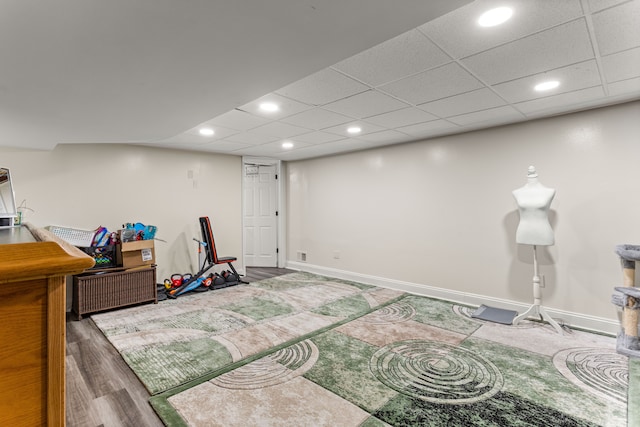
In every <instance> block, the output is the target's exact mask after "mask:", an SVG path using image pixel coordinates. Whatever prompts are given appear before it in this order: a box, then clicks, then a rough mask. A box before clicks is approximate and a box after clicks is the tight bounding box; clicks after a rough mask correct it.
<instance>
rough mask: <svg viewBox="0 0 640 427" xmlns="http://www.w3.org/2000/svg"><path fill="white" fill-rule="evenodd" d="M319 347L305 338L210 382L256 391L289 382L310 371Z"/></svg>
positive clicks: (316, 357) (225, 386)
mask: <svg viewBox="0 0 640 427" xmlns="http://www.w3.org/2000/svg"><path fill="white" fill-rule="evenodd" d="M318 354H319V351H318V348H317V347H316V345H315V344H314V343H313V342H311V341H309V340H305V341H302V342H299V343H297V344H294V345H292V346H289V347H286V348H283V349H281V350H278V351H276V352H275V353H273V354H270V355H269V356H265V357H263V358H261V359H258V360H256V361H254V362H251V363H249V364H248V365H245V366H242V367H240V368H238V369H235V370H233V371H231V372H227V373H226V374H223V375H220V376H219V377H216V378H213V379H212V380H211V381H210V382H211V383H213V384H215V385H217V386H219V387H224V388H228V389H234V390H254V389H258V388H264V387H271V386H274V385H278V384H283V383H286V382H287V381H290V380H291V379H293V378H295V377H299V376H300V375H303V374H304V373H305V372H307V371H308V370H309V369H311V367H312V366H313V365H314V364H315V363H316V362H317V360H318Z"/></svg>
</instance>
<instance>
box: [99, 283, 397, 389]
mask: <svg viewBox="0 0 640 427" xmlns="http://www.w3.org/2000/svg"><path fill="white" fill-rule="evenodd" d="M400 295H402V293H401V292H398V291H390V290H387V289H382V288H378V287H375V286H370V285H364V284H361V283H355V282H351V281H348V280H340V279H330V278H327V277H323V276H318V275H314V274H310V273H304V272H298V273H292V274H288V275H284V276H280V277H275V278H272V279H267V280H262V281H259V282H255V283H252V284H249V285H239V286H234V287H230V288H224V289H220V290H216V291H210V292H204V293H192V294H187V295H185V296H182V297H180V298H178V299H175V300H166V301H163V302H161V303H159V304H157V305H144V306H139V307H132V308H128V309H124V310H119V311H112V312H108V313H101V314H96V315H93V316H92V319H93V321H94V322H95V324H96V325H97V326H98V328H100V330H101V331H102V332H103V333H104V335H105V336H106V337H107V338H108V339H109V340H110V341H111V343H112V344H113V345H114V347H115V348H116V349H117V350H118V351H119V352H120V354H121V355H122V357H123V358H124V360H125V361H126V362H127V363H128V364H129V366H130V367H131V369H132V370H133V371H134V372H135V374H136V375H137V376H138V378H139V379H140V381H142V383H143V384H144V385H145V387H146V388H147V390H149V392H150V393H151V394H157V393H161V392H163V391H166V390H169V389H171V388H174V387H177V386H180V385H181V384H185V383H187V382H189V381H193V380H196V379H198V378H200V377H202V376H203V375H206V374H208V373H210V372H212V371H216V370H218V369H223V368H225V367H227V366H229V365H231V364H232V363H233V362H237V361H240V360H243V359H246V358H247V357H249V356H252V355H255V354H258V353H261V352H264V351H266V350H268V349H271V348H273V347H276V346H278V345H282V344H284V343H288V342H292V341H295V340H296V339H299V338H300V337H302V336H304V335H306V334H309V333H313V332H315V331H318V330H320V329H322V328H326V327H327V326H330V325H333V324H335V323H336V322H339V321H342V320H345V319H349V318H353V317H356V316H359V315H362V314H365V313H367V312H369V311H371V310H372V309H373V308H376V307H379V306H380V305H381V304H384V303H386V302H388V301H390V300H393V299H395V298H397V297H399V296H400Z"/></svg>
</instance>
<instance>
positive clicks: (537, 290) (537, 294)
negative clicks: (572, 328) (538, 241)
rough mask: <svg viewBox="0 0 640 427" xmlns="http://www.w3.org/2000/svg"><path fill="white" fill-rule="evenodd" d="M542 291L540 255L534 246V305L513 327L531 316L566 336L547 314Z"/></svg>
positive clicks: (518, 317)
mask: <svg viewBox="0 0 640 427" xmlns="http://www.w3.org/2000/svg"><path fill="white" fill-rule="evenodd" d="M541 303H542V290H541V286H540V275H539V274H538V255H537V248H536V245H533V305H532V306H531V307H529V308H528V309H527V310H526V311H525V312H524V313H522V314H520V315H519V316H517V317H516V318H515V319H513V323H512V324H513V325H517V324H518V323H519V322H520V321H521V320H523V319H526V318H527V317H530V316H538V317H540V318H541V320H545V321H547V322H548V323H549V324H550V325H551V326H553V328H554V329H555V330H556V331H557V332H558V333H559V334H560V335H564V333H563V331H562V327H561V326H560V325H559V324H558V322H556V321H555V320H554V319H553V318H552V317H551V316H550V315H549V313H547V312H546V311H545V309H544V307H542V305H541Z"/></svg>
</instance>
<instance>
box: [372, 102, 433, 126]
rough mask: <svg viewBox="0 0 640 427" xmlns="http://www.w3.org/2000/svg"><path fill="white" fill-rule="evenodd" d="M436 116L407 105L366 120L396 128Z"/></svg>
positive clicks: (425, 120) (426, 120)
mask: <svg viewBox="0 0 640 427" xmlns="http://www.w3.org/2000/svg"><path fill="white" fill-rule="evenodd" d="M437 118H438V117H436V116H434V115H433V114H429V113H427V112H426V111H423V110H420V109H418V108H415V107H409V108H403V109H402V110H396V111H392V112H390V113H384V114H379V115H377V116H372V117H367V119H366V121H367V122H369V123H373V124H376V125H378V126H383V127H386V128H397V127H400V126H408V125H414V124H416V123H422V122H428V121H430V120H436V119H437Z"/></svg>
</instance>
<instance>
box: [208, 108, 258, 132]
mask: <svg viewBox="0 0 640 427" xmlns="http://www.w3.org/2000/svg"><path fill="white" fill-rule="evenodd" d="M208 123H211V124H212V125H214V126H224V127H228V128H231V129H238V130H248V129H252V128H254V127H258V126H260V125H264V124H266V123H269V120H267V119H265V118H262V117H258V116H254V115H253V114H249V113H246V112H244V111H240V110H231V111H229V112H227V113H224V114H222V115H220V116H218V117H215V118H214V119H212V120H209V121H208Z"/></svg>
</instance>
